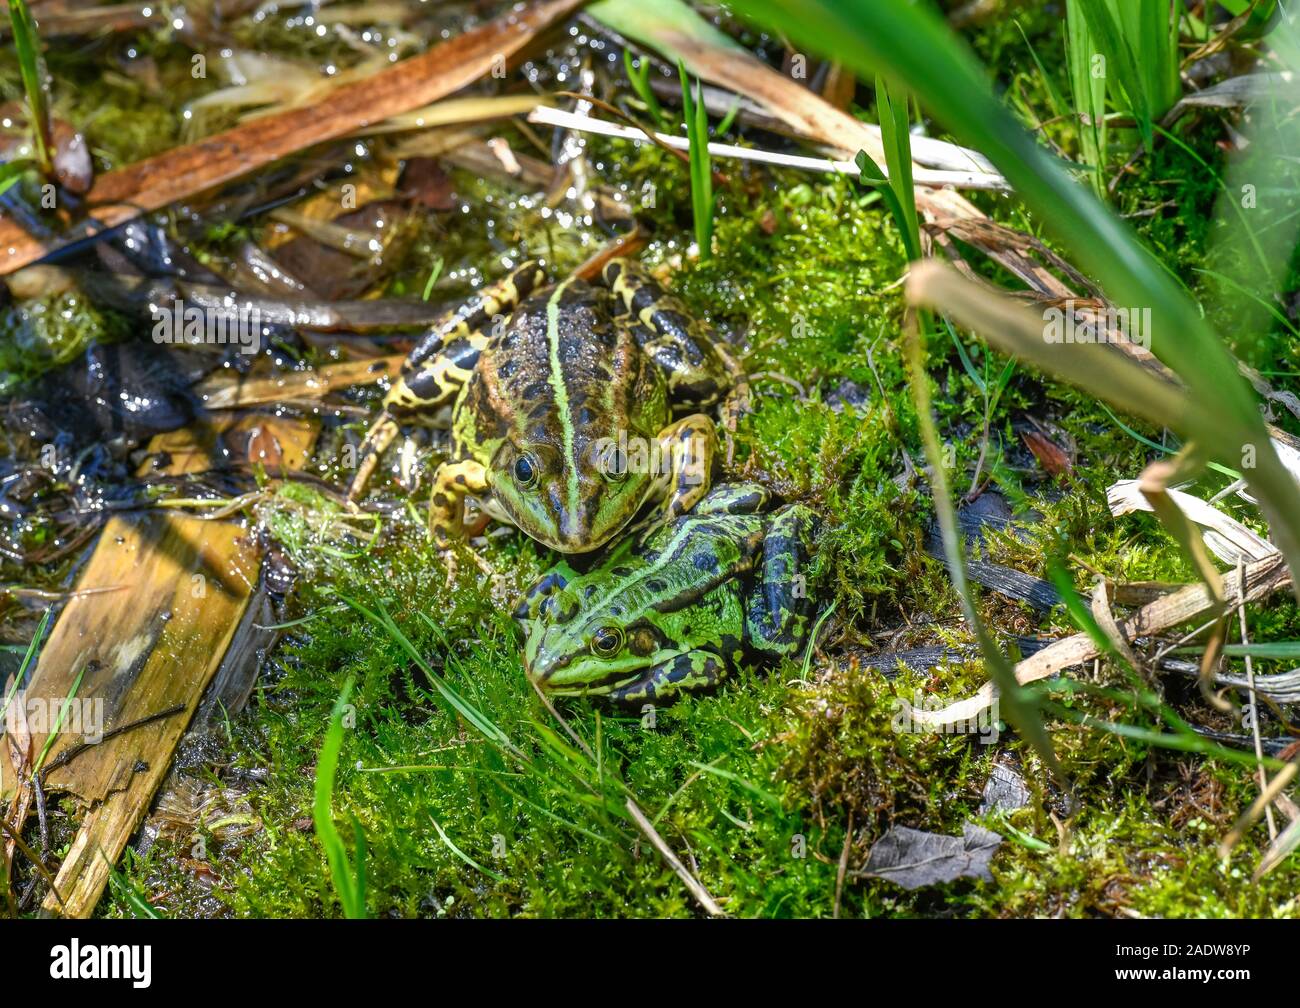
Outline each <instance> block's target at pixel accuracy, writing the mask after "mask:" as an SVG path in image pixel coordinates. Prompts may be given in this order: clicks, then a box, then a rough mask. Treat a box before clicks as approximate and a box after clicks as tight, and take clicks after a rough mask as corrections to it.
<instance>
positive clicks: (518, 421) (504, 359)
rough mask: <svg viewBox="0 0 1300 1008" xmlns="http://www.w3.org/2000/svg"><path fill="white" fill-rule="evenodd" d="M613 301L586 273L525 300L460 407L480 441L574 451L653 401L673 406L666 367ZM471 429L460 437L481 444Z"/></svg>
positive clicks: (633, 420) (621, 426) (653, 407)
mask: <svg viewBox="0 0 1300 1008" xmlns="http://www.w3.org/2000/svg"><path fill="white" fill-rule="evenodd" d="M608 308H609V305H608V301H607V298H606V296H605V293H604V292H603V291H601V290H599V289H597V288H593V287H592V286H590V285H589V284H587V283H585V282H583V281H581V280H569V281H566V282H564V283H562V284H558V285H557V286H555V287H552V288H547V289H545V290H542V291H540V292H538V293H536V294H534V295H532V296H531V297H529V298H527V299H525V300H524V301H523V302H522V303H521V304H520V305H519V307H518V308H517V309H516V310H515V312H514V313H513V314H512V315H511V317H510V321H509V322H508V323H507V324H506V326H505V327H504V328H503V329H502V331H501V332H500V333H499V334H497V335H495V336H493V337H492V339H491V340H490V341H489V343H488V345H487V348H486V350H485V352H484V353H483V355H482V357H481V359H480V361H479V366H478V367H477V369H476V370H475V373H474V375H473V376H472V378H471V380H470V381H469V382H468V383H467V385H466V388H465V391H464V394H463V401H462V406H463V408H461V409H459V410H458V414H459V415H460V416H461V417H464V418H466V420H467V421H468V422H471V423H474V424H475V425H476V426H477V431H476V433H477V435H478V437H477V440H478V441H480V442H483V441H488V442H491V443H492V444H499V443H500V440H501V439H503V438H506V437H509V438H510V439H511V440H513V441H514V442H515V443H516V444H519V445H521V446H522V445H527V446H529V447H530V448H534V449H536V448H538V447H541V446H550V447H552V448H554V449H555V450H557V451H561V452H564V453H565V454H566V455H570V456H572V454H573V453H574V452H581V451H583V450H584V448H585V447H586V446H588V445H590V444H591V443H593V442H595V441H598V440H600V439H601V438H607V437H617V436H618V433H619V432H620V431H623V430H628V429H629V428H635V427H637V426H638V425H639V422H640V418H641V417H642V416H643V415H644V414H645V413H646V411H647V409H649V411H650V413H651V414H652V415H653V416H657V414H658V413H659V412H662V411H666V409H667V406H666V397H665V392H664V389H663V380H662V378H661V376H660V375H659V374H658V372H657V370H656V369H655V367H654V365H653V363H652V362H651V361H649V360H648V359H647V358H646V357H645V355H644V354H643V353H641V352H640V348H639V347H638V346H637V344H636V341H635V339H634V337H633V336H632V335H631V334H630V333H629V332H628V331H627V329H626V327H623V326H620V325H618V324H616V323H615V322H614V320H613V319H612V317H611V316H610V313H609V311H608ZM485 427H486V429H485ZM633 432H634V433H635V431H633ZM469 433H470V432H469V431H467V430H466V431H458V432H457V440H458V441H460V442H461V443H462V444H464V445H466V446H468V445H472V444H473V443H474V442H475V439H474V438H471V437H470V436H469ZM489 454H490V452H489Z"/></svg>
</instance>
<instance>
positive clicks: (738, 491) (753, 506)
mask: <svg viewBox="0 0 1300 1008" xmlns="http://www.w3.org/2000/svg"><path fill="white" fill-rule="evenodd" d="M769 499H770V498H769V495H768V492H767V488H766V487H764V486H762V485H760V484H758V483H748V482H743V483H723V484H721V485H720V486H715V487H714V488H713V489H712V490H710V491H709V492H708V493H707V494H705V495H704V496H703V497H702V498H701V499H700V502H699V503H698V504H696V505H695V510H694V511H692V512H691V513H692V514H697V515H709V514H761V513H762V512H763V511H764V509H766V507H767V502H768V500H769Z"/></svg>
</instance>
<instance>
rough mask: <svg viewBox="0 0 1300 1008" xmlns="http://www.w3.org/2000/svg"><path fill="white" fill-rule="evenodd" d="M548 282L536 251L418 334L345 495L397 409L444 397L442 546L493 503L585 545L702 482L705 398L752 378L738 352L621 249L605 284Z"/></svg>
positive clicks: (550, 541)
mask: <svg viewBox="0 0 1300 1008" xmlns="http://www.w3.org/2000/svg"><path fill="white" fill-rule="evenodd" d="M544 284H545V275H544V273H543V271H542V268H541V266H540V265H539V264H538V263H536V262H530V263H526V264H524V265H522V266H520V267H519V268H518V269H516V270H514V271H512V272H511V273H510V274H509V275H508V276H506V277H505V278H504V279H502V280H500V281H499V282H497V283H495V284H492V285H490V286H488V287H486V288H484V289H483V290H482V291H480V292H479V293H478V294H477V295H476V296H475V297H474V298H473V299H472V300H471V301H469V302H467V303H466V304H465V305H463V306H461V307H460V308H458V309H457V310H456V311H454V312H452V313H451V314H449V315H448V316H447V317H446V318H445V319H443V320H442V321H441V322H439V323H438V324H436V325H435V326H433V327H432V328H431V329H430V330H429V332H428V333H427V334H426V335H425V336H424V337H423V338H422V339H421V340H420V341H419V342H418V344H417V345H416V347H415V349H414V350H412V351H411V354H410V356H409V357H408V359H407V360H406V362H405V364H404V365H403V368H402V372H401V375H400V377H399V379H398V380H397V381H396V382H395V383H394V385H393V387H392V388H391V390H390V391H389V392H388V394H387V396H386V397H385V399H384V407H383V413H382V415H381V416H380V417H379V419H378V420H377V421H376V423H375V424H374V425H373V426H372V427H371V430H370V433H369V434H368V435H367V437H366V440H365V443H364V444H363V446H362V450H361V453H360V463H359V465H358V469H357V473H356V476H355V478H354V480H353V483H352V487H351V490H350V491H349V499H355V498H356V497H357V496H358V495H359V494H360V493H361V491H362V490H363V489H364V487H365V484H366V482H367V480H368V479H369V477H370V474H371V473H372V471H373V470H374V467H375V464H376V462H377V460H378V456H379V454H380V453H381V452H382V451H383V450H384V449H385V448H386V447H387V446H388V445H389V444H390V443H391V442H392V440H393V438H394V437H395V436H396V434H397V431H398V418H399V417H400V416H401V415H403V414H406V413H411V412H414V411H427V412H431V413H436V412H437V411H438V410H441V409H443V408H445V407H450V416H449V418H448V419H449V423H450V427H451V438H452V447H451V457H450V458H449V459H448V460H447V461H445V462H443V463H442V464H441V465H440V466H439V467H438V469H437V471H436V472H435V474H434V478H433V489H432V493H431V495H430V501H429V529H430V533H431V535H432V537H433V538H434V540H435V542H436V543H437V544H438V545H439V546H440V547H442V548H445V547H446V546H448V545H449V544H450V543H451V541H452V540H454V539H456V538H463V537H466V536H468V535H475V534H477V533H478V532H481V531H482V529H483V528H484V527H485V526H486V525H487V523H488V521H489V520H490V519H492V518H495V519H497V520H499V521H504V522H508V523H510V524H513V525H515V526H517V527H518V528H520V529H521V530H523V531H524V532H525V533H527V534H528V535H529V536H531V537H532V538H534V539H536V540H537V541H538V542H541V543H543V544H545V545H546V546H549V547H550V548H551V549H554V550H558V551H559V552H561V553H585V552H589V551H591V550H595V549H598V548H599V547H601V546H603V545H605V544H606V543H607V542H609V541H610V540H612V539H613V538H614V537H616V536H617V535H619V534H620V533H622V532H624V531H627V530H630V529H632V528H641V527H648V526H649V525H652V524H655V523H658V522H662V521H668V520H671V519H672V518H673V517H676V516H677V515H681V514H684V513H685V512H687V511H688V510H690V508H691V507H692V506H694V504H695V503H696V502H697V501H698V500H699V499H700V498H701V497H703V496H704V494H705V493H707V491H708V485H709V480H710V474H711V470H712V466H713V459H714V454H715V452H716V449H717V433H716V428H715V426H714V422H713V420H712V418H711V417H710V416H708V415H707V414H705V413H702V412H699V411H700V410H702V409H704V408H707V407H709V406H712V405H713V404H715V403H717V402H718V401H719V400H720V399H722V398H723V397H724V396H726V395H727V394H728V392H729V391H731V390H732V389H733V388H737V387H739V386H738V382H743V379H742V378H740V377H739V371H738V369H737V368H736V366H735V364H734V363H733V362H732V360H731V358H730V357H729V356H728V355H727V354H726V353H725V352H724V351H723V350H722V349H721V348H720V347H718V346H717V345H716V344H715V343H714V342H713V341H712V340H711V339H710V338H709V336H708V334H707V333H706V332H705V331H704V329H703V327H702V326H701V325H700V324H699V323H698V322H696V321H695V320H693V319H692V318H691V317H690V316H689V315H688V314H687V312H686V311H685V309H684V308H683V306H682V305H681V303H680V302H679V301H677V300H676V299H675V298H673V297H671V296H670V295H669V294H668V293H667V292H666V291H665V290H664V289H663V288H662V287H661V286H660V285H659V283H658V282H656V281H655V280H654V279H653V278H652V277H651V276H650V275H649V273H648V272H647V271H646V270H645V269H644V268H642V267H641V266H640V265H639V264H638V263H635V262H633V261H631V260H628V259H621V258H620V259H613V260H611V261H610V262H609V263H607V264H606V265H605V267H604V269H603V270H602V273H601V282H600V283H599V284H592V283H587V282H586V281H584V280H582V279H579V278H576V277H571V278H569V279H567V280H564V281H563V282H561V283H558V284H554V285H552V286H544ZM683 413H684V414H685V415H681V414H683ZM467 499H472V500H473V501H474V502H475V503H476V504H477V505H478V508H476V509H474V510H475V511H478V513H477V514H474V513H472V512H471V511H469V510H467V508H466V502H467ZM643 509H644V511H643ZM638 514H642V515H643V517H642V518H641V519H639V520H638V521H637V522H636V523H634V522H633V518H634V516H637V515H638Z"/></svg>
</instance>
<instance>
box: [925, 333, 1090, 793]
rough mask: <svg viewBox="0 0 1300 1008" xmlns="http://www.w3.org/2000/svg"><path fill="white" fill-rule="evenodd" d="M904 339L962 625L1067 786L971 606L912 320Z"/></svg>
mask: <svg viewBox="0 0 1300 1008" xmlns="http://www.w3.org/2000/svg"><path fill="white" fill-rule="evenodd" d="M907 328H908V332H907V337H906V352H907V371H908V380H909V382H910V384H911V389H912V398H913V400H914V402H915V403H916V414H917V422H918V425H919V426H920V428H921V441H922V444H923V445H924V447H925V458H926V462H927V463H928V464H929V466H928V473H927V474H928V476H929V480H930V486H931V489H932V491H933V498H934V509H935V516H936V518H937V519H938V523H939V534H940V538H941V539H942V540H943V552H944V556H945V557H946V558H947V561H948V573H949V577H951V578H952V586H953V590H954V591H956V593H957V599H958V601H959V602H960V603H961V606H962V612H963V614H964V615H965V617H966V623H967V625H969V626H970V628H971V632H972V633H974V635H975V639H976V641H977V642H978V643H979V648H980V653H981V655H982V656H983V658H984V664H985V666H986V668H987V669H988V671H989V675H990V677H991V678H992V680H993V682H994V683H995V684H996V685H997V688H998V699H999V702H1000V704H1001V707H1002V710H1003V711H1004V713H1005V714H1006V718H1007V720H1008V721H1009V722H1010V723H1011V725H1012V726H1013V727H1014V728H1015V729H1016V730H1017V731H1018V732H1020V734H1021V736H1022V737H1023V738H1024V739H1025V741H1027V742H1028V743H1029V744H1030V745H1031V746H1033V748H1034V750H1035V751H1036V752H1037V753H1038V755H1039V757H1040V758H1041V759H1042V760H1043V763H1044V765H1046V767H1047V768H1048V769H1049V770H1050V771H1052V773H1053V774H1054V775H1055V776H1056V778H1057V780H1058V781H1060V782H1061V783H1062V784H1063V785H1067V786H1068V784H1067V779H1066V774H1065V770H1064V768H1063V767H1062V766H1061V764H1060V761H1059V760H1058V759H1057V758H1056V753H1055V751H1054V750H1053V748H1052V740H1051V737H1050V736H1049V735H1048V734H1047V729H1046V728H1045V727H1044V726H1043V720H1042V718H1041V716H1040V715H1039V712H1038V704H1037V702H1036V698H1035V694H1033V693H1031V692H1030V691H1028V690H1027V689H1026V688H1025V687H1024V686H1022V685H1021V684H1020V682H1019V681H1018V680H1017V679H1016V671H1015V669H1014V668H1012V666H1011V663H1010V662H1008V661H1007V659H1006V657H1005V656H1004V655H1003V654H1002V652H1001V651H1000V650H999V648H998V646H997V644H996V643H995V642H994V641H993V639H992V637H990V636H989V634H988V632H987V631H986V630H985V628H984V624H983V621H981V620H980V618H979V613H978V611H977V609H976V606H975V590H974V588H973V587H972V586H971V584H970V583H969V582H968V581H967V579H966V565H965V562H964V560H963V551H962V544H961V537H960V534H959V533H958V530H957V512H956V509H955V508H954V507H953V506H952V498H951V496H950V493H951V491H950V489H949V487H948V473H947V470H946V469H945V468H944V462H943V449H942V448H941V447H940V445H939V432H938V430H937V429H936V427H935V424H934V416H933V413H932V412H931V402H930V379H929V375H928V374H927V373H926V370H925V361H924V359H923V354H924V350H923V349H922V345H921V333H920V329H919V326H918V325H917V323H916V320H915V319H914V320H913V322H912V324H910V325H909V326H908V327H907Z"/></svg>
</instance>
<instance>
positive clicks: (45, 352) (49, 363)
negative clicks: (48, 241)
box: [0, 291, 122, 395]
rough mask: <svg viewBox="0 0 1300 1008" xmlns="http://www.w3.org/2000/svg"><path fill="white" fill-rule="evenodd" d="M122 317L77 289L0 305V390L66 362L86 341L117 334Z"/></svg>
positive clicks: (7, 390)
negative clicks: (4, 305) (92, 302)
mask: <svg viewBox="0 0 1300 1008" xmlns="http://www.w3.org/2000/svg"><path fill="white" fill-rule="evenodd" d="M121 334H122V320H121V319H120V318H119V317H118V316H116V315H111V314H106V313H104V312H101V311H100V310H99V309H98V308H96V307H95V306H94V305H93V304H91V303H90V302H89V301H88V300H87V299H86V298H85V296H84V295H82V294H80V293H79V292H77V291H67V292H65V293H62V294H51V295H47V296H46V297H43V298H38V299H35V300H32V301H23V302H17V303H14V304H11V305H9V306H8V307H6V308H4V309H3V310H0V395H5V394H9V393H12V392H14V391H16V390H17V389H18V388H19V387H21V386H22V385H23V384H24V383H26V382H29V381H31V380H32V379H34V378H37V377H39V376H40V375H42V374H44V373H45V372H46V371H49V370H50V369H51V368H56V367H58V366H59V365H61V364H66V363H68V362H69V361H71V360H72V359H73V358H75V357H76V356H77V355H78V354H80V353H81V352H82V351H83V350H85V349H86V347H87V346H89V345H90V343H91V342H94V341H99V342H105V341H108V340H112V339H115V338H118V337H120V336H121Z"/></svg>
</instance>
